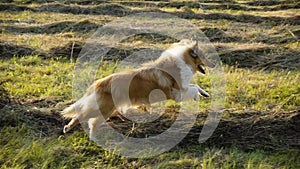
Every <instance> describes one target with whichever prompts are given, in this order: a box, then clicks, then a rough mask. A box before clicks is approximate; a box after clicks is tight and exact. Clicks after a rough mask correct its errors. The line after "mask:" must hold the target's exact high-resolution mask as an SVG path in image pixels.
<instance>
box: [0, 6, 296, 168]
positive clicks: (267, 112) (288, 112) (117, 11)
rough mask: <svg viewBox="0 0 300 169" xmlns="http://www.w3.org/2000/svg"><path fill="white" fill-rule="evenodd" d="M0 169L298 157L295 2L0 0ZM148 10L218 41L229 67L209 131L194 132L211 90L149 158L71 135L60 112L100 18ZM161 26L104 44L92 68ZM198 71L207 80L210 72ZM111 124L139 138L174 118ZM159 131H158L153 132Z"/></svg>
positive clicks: (163, 41) (163, 42) (239, 162)
mask: <svg viewBox="0 0 300 169" xmlns="http://www.w3.org/2000/svg"><path fill="white" fill-rule="evenodd" d="M0 2H1V3H0V30H1V33H0V70H1V71H0V135H1V137H0V168H3V169H4V168H210V169H211V168H247V169H252V168H263V169H265V168H284V169H288V168H295V169H296V168H300V85H299V84H300V43H299V37H300V28H299V25H300V15H299V7H300V3H299V2H297V1H295V0H279V1H274V0H268V1H267V0H263V1H261V0H257V1H256V0H251V1H207V0H200V1H170V2H169V1H154V2H150V1H105V2H104V1H100V0H96V1H90V0H86V1H79V0H78V1H77V0H67V1H52V0H49V1H41V0H24V1H22V0H2V1H0ZM147 11H156V12H166V13H169V14H173V15H175V16H178V17H180V18H184V19H187V20H189V21H190V22H191V23H193V24H194V25H196V26H197V27H198V28H199V29H200V30H202V31H203V32H204V33H205V35H206V36H207V37H208V38H209V39H210V41H211V42H212V43H213V45H214V46H215V48H216V50H217V52H218V53H219V56H220V58H221V60H222V62H223V68H224V70H225V74H224V76H225V78H226V87H227V88H226V95H227V98H226V103H225V106H226V109H225V110H224V112H223V115H222V119H221V121H220V123H219V125H218V128H217V129H216V130H215V132H214V134H213V135H212V137H211V138H209V139H208V140H207V141H206V142H205V143H203V144H200V143H198V137H199V134H200V131H201V129H202V127H203V124H204V121H205V119H206V117H207V114H208V113H207V109H209V106H210V105H209V101H210V100H209V99H203V100H202V101H201V102H200V103H199V104H200V105H201V109H200V110H199V112H198V117H197V121H196V123H195V124H194V126H193V128H192V129H191V131H190V132H189V134H188V135H187V136H186V137H185V139H184V140H182V141H181V142H180V143H179V144H178V145H177V146H176V147H174V148H173V149H171V150H170V151H168V152H166V153H163V154H161V155H158V156H155V157H152V158H140V159H135V158H125V157H122V156H119V155H118V154H117V153H111V152H108V151H105V150H104V149H102V148H101V147H99V146H98V145H97V144H96V143H94V142H93V141H91V140H90V139H89V137H88V135H87V134H86V133H85V132H84V130H83V129H82V128H81V127H76V128H75V129H74V130H72V132H70V133H68V134H63V133H62V128H63V126H64V124H65V123H67V122H68V121H67V120H65V119H63V118H61V117H60V115H59V112H60V111H61V110H62V109H63V108H65V107H66V106H67V105H69V104H71V103H72V102H73V101H74V100H72V81H73V78H74V75H73V71H74V66H75V61H76V58H77V57H78V55H79V52H80V50H81V49H82V47H83V45H84V44H85V41H86V40H87V39H88V38H89V37H90V36H91V35H92V34H93V33H94V32H95V31H96V30H97V28H101V27H102V26H103V25H105V24H107V23H109V22H111V21H113V20H115V19H118V18H121V17H123V16H126V15H129V14H135V13H139V12H147ZM171 41H172V40H169V39H168V38H166V37H157V36H147V35H141V36H136V37H132V38H130V39H128V40H127V41H124V45H127V48H115V49H113V51H111V52H109V54H110V55H111V56H110V58H112V60H107V61H104V62H103V63H102V64H101V65H100V68H99V71H101V74H99V75H98V76H99V77H103V76H105V75H109V74H111V73H113V72H114V71H115V68H116V66H117V65H118V61H120V60H121V59H123V58H125V57H126V56H128V55H130V54H132V53H133V52H134V51H137V50H139V49H144V48H150V49H151V47H154V46H155V47H157V46H160V47H162V48H165V47H166V46H168V44H169V43H170V42H171ZM195 82H197V83H198V84H201V85H200V86H203V87H204V88H205V89H207V90H208V91H210V89H209V88H210V83H209V76H204V77H203V76H196V77H195ZM172 117H173V116H172V112H168V113H166V114H165V115H164V116H163V117H162V119H161V120H158V121H156V124H155V128H153V126H151V124H148V125H143V124H136V125H135V128H132V122H131V121H128V120H125V121H120V120H119V119H118V118H117V117H115V118H112V119H111V120H110V121H109V123H110V124H111V125H113V126H115V127H116V128H119V130H120V132H122V133H126V134H128V135H131V136H135V137H142V136H144V133H143V132H149V133H153V132H155V131H153V130H157V128H159V129H160V130H165V129H166V126H167V127H168V125H170V124H171V123H172V122H173V121H172V120H174V119H172ZM156 132H157V131H156Z"/></svg>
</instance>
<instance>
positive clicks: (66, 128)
mask: <svg viewBox="0 0 300 169" xmlns="http://www.w3.org/2000/svg"><path fill="white" fill-rule="evenodd" d="M77 124H79V120H78V119H77V117H75V118H73V119H72V120H71V121H70V122H69V123H68V124H67V125H65V126H64V130H63V132H64V133H67V132H68V131H70V130H71V129H72V128H73V127H75V126H76V125H77Z"/></svg>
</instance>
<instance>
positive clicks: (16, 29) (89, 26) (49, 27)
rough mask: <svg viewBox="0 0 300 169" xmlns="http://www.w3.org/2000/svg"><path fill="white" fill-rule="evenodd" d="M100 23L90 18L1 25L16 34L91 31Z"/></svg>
mask: <svg viewBox="0 0 300 169" xmlns="http://www.w3.org/2000/svg"><path fill="white" fill-rule="evenodd" d="M99 26H100V25H98V24H95V23H91V22H90V21H88V20H85V21H81V22H71V21H64V22H57V23H51V24H45V25H39V26H12V25H9V26H0V29H4V30H5V31H6V32H9V33H14V34H22V33H31V34H44V33H46V34H56V33H64V32H78V33H90V32H93V31H95V30H96V29H97V28H98V27H99Z"/></svg>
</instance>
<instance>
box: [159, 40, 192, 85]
mask: <svg viewBox="0 0 300 169" xmlns="http://www.w3.org/2000/svg"><path fill="white" fill-rule="evenodd" d="M185 51H186V47H185V46H182V47H176V48H171V49H168V50H166V51H164V52H163V53H162V54H161V57H170V56H171V57H172V58H174V61H175V64H176V65H177V66H178V68H179V69H180V78H181V80H182V88H183V89H184V90H185V89H188V88H189V84H190V82H191V80H192V79H193V69H192V67H191V66H189V65H188V64H186V62H185V61H184V59H183V57H184V56H183V55H184V52H185Z"/></svg>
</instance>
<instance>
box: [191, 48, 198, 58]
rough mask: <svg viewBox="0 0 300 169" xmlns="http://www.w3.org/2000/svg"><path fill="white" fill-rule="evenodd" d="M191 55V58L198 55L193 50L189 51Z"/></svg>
mask: <svg viewBox="0 0 300 169" xmlns="http://www.w3.org/2000/svg"><path fill="white" fill-rule="evenodd" d="M191 56H192V57H193V58H196V57H198V55H197V54H196V53H195V52H194V51H193V50H192V51H191Z"/></svg>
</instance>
